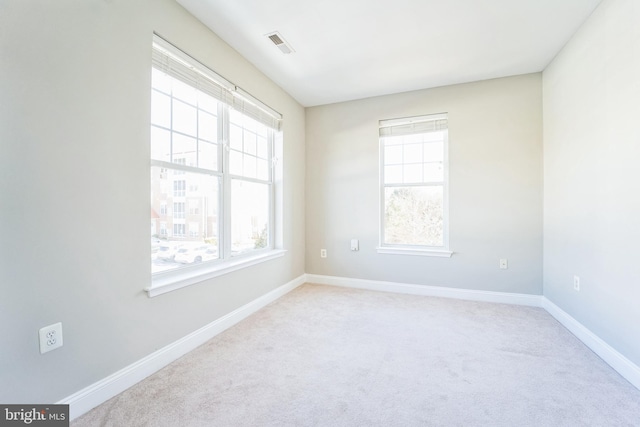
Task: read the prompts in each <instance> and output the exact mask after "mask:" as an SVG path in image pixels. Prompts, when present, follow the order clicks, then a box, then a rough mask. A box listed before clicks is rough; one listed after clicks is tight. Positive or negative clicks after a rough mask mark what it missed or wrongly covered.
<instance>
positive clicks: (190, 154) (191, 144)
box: [173, 133, 197, 166]
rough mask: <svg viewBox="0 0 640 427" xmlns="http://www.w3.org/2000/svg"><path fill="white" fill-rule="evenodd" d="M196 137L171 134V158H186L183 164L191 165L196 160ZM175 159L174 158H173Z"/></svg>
mask: <svg viewBox="0 0 640 427" xmlns="http://www.w3.org/2000/svg"><path fill="white" fill-rule="evenodd" d="M196 147H197V145H196V139H195V138H191V137H188V136H184V135H180V134H179V133H174V134H173V159H187V160H186V161H184V162H182V161H181V160H180V162H182V164H184V165H189V166H192V165H194V164H195V162H196ZM174 161H175V160H174Z"/></svg>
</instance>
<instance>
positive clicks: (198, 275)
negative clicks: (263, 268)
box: [145, 249, 287, 298]
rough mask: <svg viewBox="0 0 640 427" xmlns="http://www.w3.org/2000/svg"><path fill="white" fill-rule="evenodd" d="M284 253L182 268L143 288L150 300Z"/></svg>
mask: <svg viewBox="0 0 640 427" xmlns="http://www.w3.org/2000/svg"><path fill="white" fill-rule="evenodd" d="M285 253H287V251H286V250H284V249H274V250H272V251H268V252H263V253H260V254H257V255H252V256H244V257H239V258H235V259H231V260H229V261H226V262H218V263H215V264H212V265H207V264H206V263H205V264H202V265H200V266H198V267H192V268H183V269H180V270H177V271H171V272H169V273H165V274H158V275H157V276H155V277H153V278H152V279H151V286H149V287H148V288H145V291H146V292H147V294H148V296H149V297H150V298H151V297H155V296H158V295H162V294H166V293H167V292H171V291H175V290H176V289H180V288H184V287H186V286H190V285H193V284H195V283H199V282H203V281H205V280H208V279H212V278H214V277H218V276H222V275H224V274H228V273H231V272H233V271H237V270H241V269H243V268H247V267H250V266H252V265H256V264H261V263H263V262H265V261H269V260H272V259H276V258H280V257H282V256H284V254H285Z"/></svg>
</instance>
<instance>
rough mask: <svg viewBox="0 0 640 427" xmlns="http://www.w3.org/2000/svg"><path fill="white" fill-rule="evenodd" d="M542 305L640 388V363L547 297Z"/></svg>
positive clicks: (543, 299)
mask: <svg viewBox="0 0 640 427" xmlns="http://www.w3.org/2000/svg"><path fill="white" fill-rule="evenodd" d="M542 307H543V308H544V309H545V310H547V312H548V313H549V314H551V315H552V316H553V317H554V318H555V319H556V320H557V321H558V322H560V323H561V324H562V325H563V326H564V327H565V328H567V329H568V330H569V331H570V332H571V333H572V334H573V335H575V336H576V337H577V338H578V339H579V340H580V341H582V342H583V343H584V344H585V345H586V346H587V347H589V348H590V349H591V350H592V351H593V352H594V353H595V354H597V355H598V356H600V358H601V359H602V360H604V361H605V362H607V364H609V366H611V367H612V368H613V369H615V370H616V371H617V372H618V373H619V374H620V375H622V376H623V377H624V378H625V379H626V380H627V381H629V382H630V383H631V384H633V385H634V386H635V387H636V388H637V389H639V390H640V367H639V366H638V365H636V364H634V363H633V362H632V361H630V360H629V359H627V358H626V357H624V356H623V355H622V354H620V353H619V352H618V351H617V350H616V349H614V348H613V347H611V346H610V345H609V344H607V343H606V342H604V341H603V340H602V339H601V338H600V337H598V336H597V335H596V334H594V333H593V332H591V331H590V330H589V329H587V328H586V327H585V326H584V325H583V324H582V323H580V322H578V321H577V320H576V319H574V318H573V317H572V316H571V315H570V314H568V313H567V312H565V311H564V310H562V309H561V308H560V307H558V306H557V305H555V304H554V303H553V302H551V301H550V300H548V299H547V298H546V297H543V298H542Z"/></svg>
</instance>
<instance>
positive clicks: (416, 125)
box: [380, 114, 448, 137]
mask: <svg viewBox="0 0 640 427" xmlns="http://www.w3.org/2000/svg"><path fill="white" fill-rule="evenodd" d="M447 128H448V120H447V115H446V114H430V115H428V116H416V117H409V118H403V119H389V120H380V136H381V137H389V136H402V135H415V134H418V133H426V132H438V131H441V130H445V129H447Z"/></svg>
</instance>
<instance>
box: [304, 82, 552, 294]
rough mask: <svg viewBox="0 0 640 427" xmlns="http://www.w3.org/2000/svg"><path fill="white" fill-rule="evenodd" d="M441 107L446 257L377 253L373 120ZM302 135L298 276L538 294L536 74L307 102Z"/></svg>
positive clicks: (538, 94) (539, 154) (538, 87)
mask: <svg viewBox="0 0 640 427" xmlns="http://www.w3.org/2000/svg"><path fill="white" fill-rule="evenodd" d="M442 112H447V113H449V163H450V173H449V177H450V201H449V208H450V247H451V250H453V251H454V252H455V253H454V255H453V256H452V257H451V258H433V257H421V256H406V255H387V254H378V253H377V252H376V246H377V244H378V234H379V205H378V203H379V175H378V169H379V154H378V144H379V142H378V121H379V120H381V119H390V118H398V117H407V116H415V115H424V114H432V113H442ZM306 141H307V150H306V155H307V171H306V173H307V175H306V196H307V209H306V224H307V228H306V233H307V239H306V240H307V256H306V266H307V267H306V270H307V273H312V274H321V275H331V276H342V277H349V278H360V279H372V280H383V281H392V282H400V283H413V284H420V285H435V286H446V287H452V288H464V289H476V290H487V291H500V292H516V293H526V294H538V295H539V294H542V287H541V283H542V87H541V75H540V74H539V73H538V74H530V75H523V76H517V77H510V78H503V79H496V80H489V81H483V82H477V83H470V84H463V85H455V86H448V87H441V88H436V89H430V90H423V91H416V92H408V93H401V94H396V95H388V96H381V97H375V98H369V99H363V100H358V101H352V102H345V103H339V104H332V105H325V106H319V107H313V108H307V111H306ZM352 238H357V239H360V251H358V252H352V251H351V250H350V245H349V242H350V239H352ZM321 248H326V249H327V253H328V256H327V258H325V259H322V258H320V249H321ZM500 258H507V259H508V260H509V269H508V270H500V269H499V268H498V260H499V259H500Z"/></svg>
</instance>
